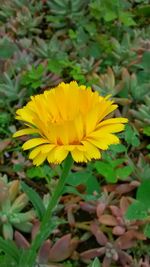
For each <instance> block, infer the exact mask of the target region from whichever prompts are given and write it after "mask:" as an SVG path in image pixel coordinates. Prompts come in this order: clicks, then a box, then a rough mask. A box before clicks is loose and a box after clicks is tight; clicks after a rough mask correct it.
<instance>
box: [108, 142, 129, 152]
mask: <svg viewBox="0 0 150 267" xmlns="http://www.w3.org/2000/svg"><path fill="white" fill-rule="evenodd" d="M109 148H110V150H112V151H113V152H115V153H123V152H126V151H127V149H126V147H125V146H124V145H122V144H117V145H111V146H110V147H109Z"/></svg>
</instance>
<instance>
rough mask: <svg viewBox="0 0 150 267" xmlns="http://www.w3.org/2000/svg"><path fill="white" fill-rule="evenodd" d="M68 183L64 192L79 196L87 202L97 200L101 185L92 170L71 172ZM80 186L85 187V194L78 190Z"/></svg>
mask: <svg viewBox="0 0 150 267" xmlns="http://www.w3.org/2000/svg"><path fill="white" fill-rule="evenodd" d="M66 183H67V186H66V187H65V191H64V192H67V193H73V194H77V195H79V196H81V197H82V198H83V199H86V200H88V199H95V198H96V197H97V196H98V195H99V193H100V185H99V183H98V181H97V179H96V177H95V176H94V175H93V173H92V172H91V171H90V169H89V170H87V171H85V170H84V171H79V172H71V173H70V174H69V175H68V178H67V182H66ZM80 185H82V186H85V190H84V192H83V194H81V193H80V192H79V191H78V190H77V189H76V187H77V186H80Z"/></svg>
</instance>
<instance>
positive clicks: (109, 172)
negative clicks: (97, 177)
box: [94, 161, 117, 183]
mask: <svg viewBox="0 0 150 267" xmlns="http://www.w3.org/2000/svg"><path fill="white" fill-rule="evenodd" d="M94 166H95V168H96V170H97V171H98V173H99V174H101V175H103V176H104V177H105V178H106V181H107V182H109V183H116V182H117V176H116V171H115V170H114V168H113V167H112V166H111V165H110V164H109V163H107V162H102V161H97V162H96V163H95V164H94Z"/></svg>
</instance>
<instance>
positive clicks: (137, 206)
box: [125, 201, 148, 220]
mask: <svg viewBox="0 0 150 267" xmlns="http://www.w3.org/2000/svg"><path fill="white" fill-rule="evenodd" d="M147 217H148V212H147V208H146V207H145V205H144V204H143V203H141V202H140V201H135V202H133V203H132V204H131V205H130V206H129V207H128V209H127V212H126V214H125V218H126V219H128V220H144V219H146V218H147Z"/></svg>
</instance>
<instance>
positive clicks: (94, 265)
mask: <svg viewBox="0 0 150 267" xmlns="http://www.w3.org/2000/svg"><path fill="white" fill-rule="evenodd" d="M88 267H101V263H100V261H99V259H98V258H97V257H96V258H95V259H94V261H93V262H91V263H90V265H88Z"/></svg>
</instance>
